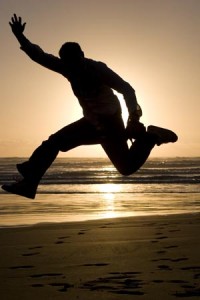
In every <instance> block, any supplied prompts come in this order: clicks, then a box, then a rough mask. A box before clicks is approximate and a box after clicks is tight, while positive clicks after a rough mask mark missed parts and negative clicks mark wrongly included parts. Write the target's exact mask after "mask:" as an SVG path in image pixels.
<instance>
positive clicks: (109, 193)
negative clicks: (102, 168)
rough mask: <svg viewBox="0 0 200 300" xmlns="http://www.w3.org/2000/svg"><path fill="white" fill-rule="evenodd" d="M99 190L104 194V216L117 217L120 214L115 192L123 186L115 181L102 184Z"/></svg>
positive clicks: (119, 190)
mask: <svg viewBox="0 0 200 300" xmlns="http://www.w3.org/2000/svg"><path fill="white" fill-rule="evenodd" d="M99 192H100V193H102V194H103V199H104V204H103V206H104V207H103V211H104V212H103V217H104V218H115V217H117V216H118V214H119V212H117V208H116V203H115V193H119V192H121V187H120V186H119V185H117V184H114V183H106V184H101V185H100V186H99Z"/></svg>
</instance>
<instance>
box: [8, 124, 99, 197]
mask: <svg viewBox="0 0 200 300" xmlns="http://www.w3.org/2000/svg"><path fill="white" fill-rule="evenodd" d="M96 143H99V138H98V135H97V131H96V130H95V128H94V127H93V126H92V125H91V124H89V123H88V122H87V121H86V120H85V119H84V118H82V119H80V120H78V121H76V122H74V123H72V124H70V125H68V126H66V127H64V128H62V129H61V130H59V131H58V132H56V133H55V134H53V135H51V136H50V137H49V139H48V140H46V141H44V142H43V143H42V144H41V145H40V146H39V147H38V148H37V149H36V150H35V151H34V152H33V154H32V155H31V157H30V158H29V160H28V161H26V162H24V163H22V164H18V165H17V169H18V171H19V172H20V173H21V175H22V176H23V177H24V179H23V180H22V181H20V182H18V183H15V184H12V185H4V186H2V188H3V189H4V190H6V191H8V192H11V193H14V194H18V195H22V196H25V197H28V198H32V199H33V198H34V197H35V194H36V190H37V186H38V184H39V182H40V179H41V178H42V176H43V175H44V173H45V172H46V170H47V169H48V168H49V167H50V165H51V164H52V162H53V161H54V160H55V158H56V156H57V155H58V153H59V151H64V152H66V151H68V150H70V149H73V148H75V147H77V146H80V145H90V144H96Z"/></svg>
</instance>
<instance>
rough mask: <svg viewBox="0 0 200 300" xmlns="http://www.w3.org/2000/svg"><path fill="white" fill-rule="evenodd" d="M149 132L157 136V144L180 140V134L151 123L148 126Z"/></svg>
mask: <svg viewBox="0 0 200 300" xmlns="http://www.w3.org/2000/svg"><path fill="white" fill-rule="evenodd" d="M147 132H149V133H151V134H153V135H154V136H155V137H156V145H157V146H160V145H161V144H167V143H175V142H176V141H177V140H178V136H177V135H176V134H175V133H174V132H173V131H171V130H169V129H165V128H161V127H157V126H153V125H150V126H148V128H147Z"/></svg>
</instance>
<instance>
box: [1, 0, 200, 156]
mask: <svg viewBox="0 0 200 300" xmlns="http://www.w3.org/2000/svg"><path fill="white" fill-rule="evenodd" d="M199 12H200V1H197V0H190V1H188V0H169V1H158V0H149V1H147V0H140V1H136V0H125V1H124V0H101V1H92V0H84V1H82V0H74V1H71V0H58V1H51V0H49V1H25V0H20V1H14V0H1V4H0V20H1V21H0V22H1V26H0V34H1V41H2V42H1V44H0V50H1V73H0V74H1V75H0V80H1V93H0V97H1V112H0V119H1V134H0V156H3V157H6V156H29V155H30V154H31V153H32V151H33V150H34V149H35V148H36V147H37V146H38V145H39V144H41V142H42V141H43V140H45V139H46V138H48V136H49V135H51V134H52V133H54V132H56V131H57V130H59V129H60V128H62V127H64V126H66V125H67V124H69V123H71V122H73V121H75V120H77V119H78V118H81V116H82V110H81V108H80V107H79V104H78V101H77V99H76V98H75V96H74V95H73V93H72V91H71V87H70V85H69V83H68V82H67V80H65V79H64V78H62V77H61V76H60V75H58V74H56V73H53V72H51V71H49V70H47V69H44V68H42V67H41V66H39V65H36V64H35V63H34V62H32V61H31V60H30V59H29V58H28V57H27V56H26V55H25V54H24V53H23V52H22V51H21V50H20V49H19V44H18V42H17V41H16V39H15V37H14V36H13V34H12V32H11V30H10V27H9V25H8V22H9V21H10V18H11V16H12V14H13V13H16V14H18V15H20V16H22V18H23V20H24V22H26V23H27V25H26V30H25V35H26V36H27V38H28V39H30V40H31V41H32V42H34V43H36V44H38V45H40V46H41V47H42V48H43V49H44V51H46V52H48V53H52V54H54V55H57V53H58V50H59V48H60V46H61V45H62V44H63V43H64V42H65V41H77V42H78V43H80V45H81V46H82V48H83V50H84V53H85V56H86V57H89V58H92V59H94V60H99V61H103V62H105V63H106V64H107V65H108V66H109V67H110V68H111V69H113V70H114V71H115V72H116V73H118V74H119V75H120V76H121V77H122V78H123V79H124V80H126V81H127V82H129V83H130V84H131V85H132V87H133V88H134V89H135V90H136V95H137V98H138V102H139V104H140V105H141V107H142V110H143V116H142V118H141V121H142V122H144V124H145V126H148V125H150V124H154V125H158V126H161V127H166V128H170V129H172V130H174V131H175V132H176V133H177V134H178V136H179V141H178V143H176V144H174V145H172V144H169V145H165V146H162V147H156V148H155V149H154V150H153V151H152V154H151V155H152V156H174V157H175V156H199V153H200V131H199V130H198V128H199V111H200V101H199V78H200V68H199V65H200V56H199V53H200V40H199V39H200V32H199V30H200V18H199ZM119 99H120V101H121V102H122V103H123V98H122V96H121V95H119ZM123 105H124V104H123ZM123 116H124V119H125V120H126V119H127V112H126V111H125V110H124V111H123ZM60 156H65V157H67V156H94V157H95V156H105V154H104V152H103V150H102V149H101V147H100V146H87V147H86V146H84V147H79V148H77V149H74V150H72V151H70V152H68V153H60Z"/></svg>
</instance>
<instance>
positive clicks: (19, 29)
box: [9, 14, 26, 35]
mask: <svg viewBox="0 0 200 300" xmlns="http://www.w3.org/2000/svg"><path fill="white" fill-rule="evenodd" d="M9 24H10V27H11V29H12V32H13V33H14V34H15V35H18V34H22V33H23V31H24V29H25V26H26V23H22V18H21V17H17V15H16V14H14V15H13V17H12V18H11V22H9Z"/></svg>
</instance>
